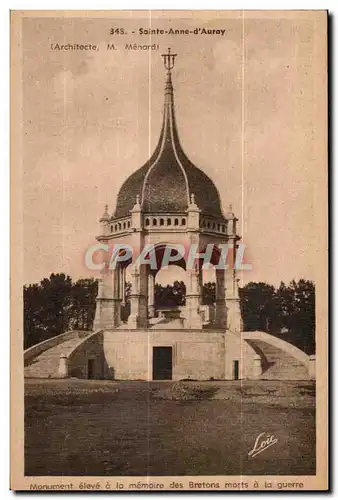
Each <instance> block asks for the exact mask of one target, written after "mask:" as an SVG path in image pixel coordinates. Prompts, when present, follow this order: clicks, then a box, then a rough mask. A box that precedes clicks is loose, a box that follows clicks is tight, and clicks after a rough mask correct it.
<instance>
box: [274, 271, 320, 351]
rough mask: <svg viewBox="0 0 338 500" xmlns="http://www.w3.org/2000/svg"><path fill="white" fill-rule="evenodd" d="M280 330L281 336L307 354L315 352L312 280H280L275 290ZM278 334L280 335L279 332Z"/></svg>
mask: <svg viewBox="0 0 338 500" xmlns="http://www.w3.org/2000/svg"><path fill="white" fill-rule="evenodd" d="M277 299H278V313H279V319H280V330H283V338H285V340H288V341H289V342H291V343H292V344H294V345H296V346H297V347H299V348H300V349H302V350H303V351H305V352H306V353H307V354H313V353H314V352H315V330H316V312H315V285H314V283H313V282H312V281H308V280H304V279H301V280H299V281H298V282H296V281H295V280H292V281H291V282H290V283H289V285H288V286H286V285H285V283H283V282H281V284H280V287H279V289H278V290H277ZM279 336H282V335H281V334H280V335H279Z"/></svg>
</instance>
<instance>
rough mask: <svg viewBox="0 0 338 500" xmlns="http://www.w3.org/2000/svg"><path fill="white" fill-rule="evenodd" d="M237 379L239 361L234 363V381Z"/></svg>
mask: <svg viewBox="0 0 338 500" xmlns="http://www.w3.org/2000/svg"><path fill="white" fill-rule="evenodd" d="M238 379H239V361H238V360H236V361H234V380H238Z"/></svg>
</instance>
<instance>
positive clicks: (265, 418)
mask: <svg viewBox="0 0 338 500" xmlns="http://www.w3.org/2000/svg"><path fill="white" fill-rule="evenodd" d="M327 113H328V111H327V12H325V11H306V10H304V11H183V10H182V11H142V10H141V11H13V12H11V488H12V489H14V490H28V491H70V490H72V491H76V490H81V491H97V490H104V491H109V490H111V491H118V490H121V491H122V490H125V491H135V492H139V491H164V490H165V491H184V490H189V491H202V490H209V491H248V490H253V491H259V490H271V491H272V490H293V491H296V492H297V491H304V490H327V488H328V391H327V384H328V265H327V263H328V184H327V178H328V159H327V137H328V132H327Z"/></svg>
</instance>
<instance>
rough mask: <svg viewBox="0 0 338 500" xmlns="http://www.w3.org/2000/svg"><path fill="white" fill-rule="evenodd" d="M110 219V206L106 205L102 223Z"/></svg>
mask: <svg viewBox="0 0 338 500" xmlns="http://www.w3.org/2000/svg"><path fill="white" fill-rule="evenodd" d="M109 217H110V215H109V212H108V205H107V204H106V205H105V206H104V212H103V215H102V217H101V219H100V220H101V221H105V220H108V219H109Z"/></svg>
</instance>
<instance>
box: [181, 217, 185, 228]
mask: <svg viewBox="0 0 338 500" xmlns="http://www.w3.org/2000/svg"><path fill="white" fill-rule="evenodd" d="M181 224H182V226H185V218H184V217H183V219H182V221H181Z"/></svg>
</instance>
